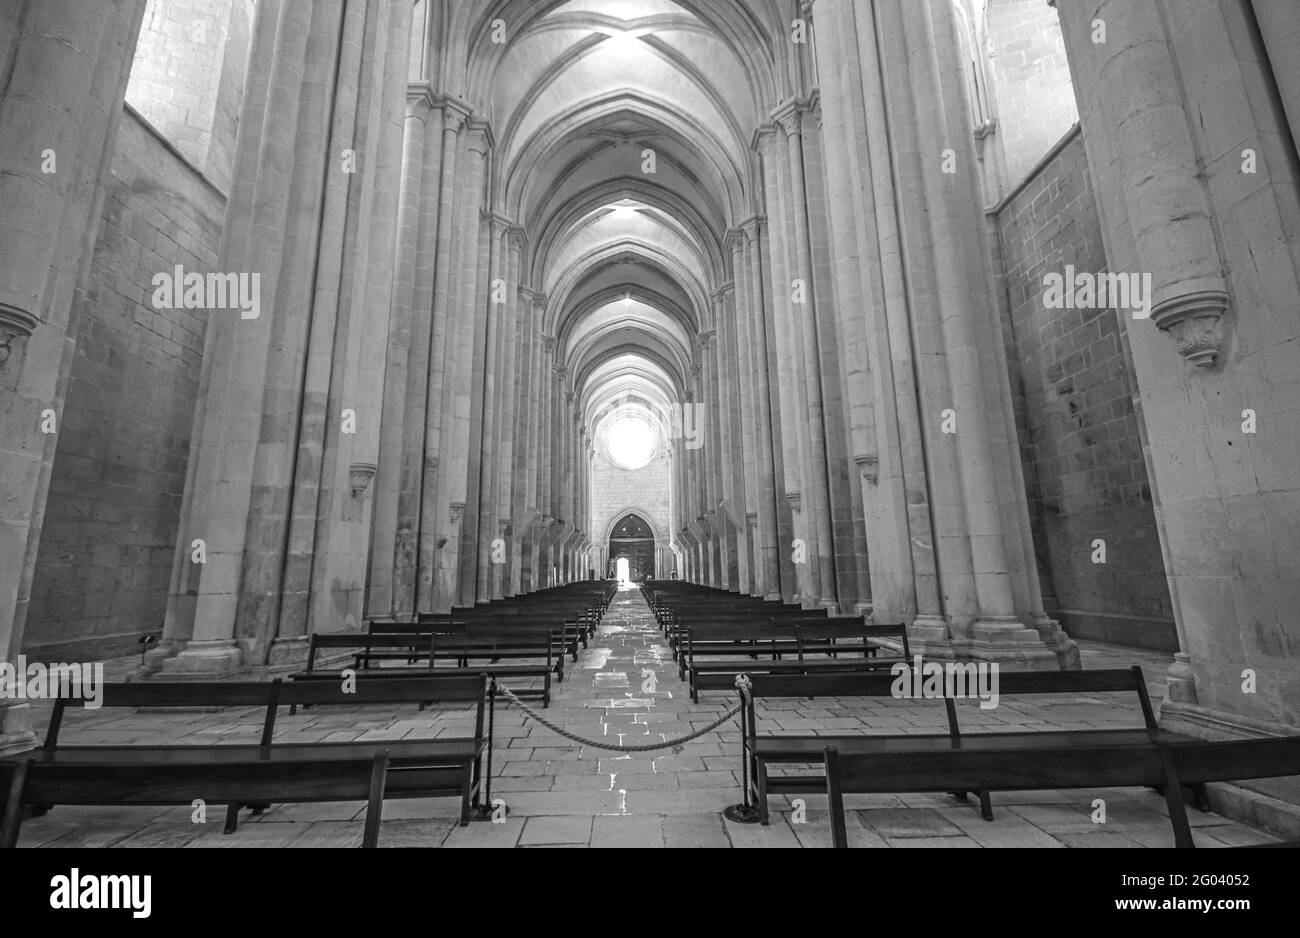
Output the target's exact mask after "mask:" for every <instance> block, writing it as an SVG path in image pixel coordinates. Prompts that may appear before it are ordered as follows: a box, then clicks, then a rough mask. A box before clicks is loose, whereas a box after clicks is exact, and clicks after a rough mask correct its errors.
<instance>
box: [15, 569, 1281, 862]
mask: <svg viewBox="0 0 1300 938" xmlns="http://www.w3.org/2000/svg"><path fill="white" fill-rule="evenodd" d="M1083 656H1084V666H1085V667H1088V668H1100V667H1126V666H1129V665H1132V664H1135V663H1136V664H1141V665H1143V670H1144V672H1145V673H1146V675H1147V680H1148V682H1149V684H1150V687H1151V694H1152V697H1153V699H1155V700H1159V699H1161V697H1162V696H1163V691H1164V688H1163V680H1164V673H1165V669H1166V667H1167V665H1168V660H1167V658H1165V657H1164V656H1161V655H1153V654H1149V653H1142V652H1135V651H1132V650H1129V649H1122V648H1116V647H1113V646H1103V645H1095V644H1092V645H1086V646H1085V647H1084V651H1083ZM116 664H117V667H114V668H112V669H110V670H109V677H110V679H111V678H112V677H114V676H120V675H121V674H123V673H124V672H125V671H126V670H127V666H128V663H127V662H119V663H116ZM114 672H116V675H115V673H114ZM650 672H653V673H654V680H655V686H654V687H653V691H651V687H650V685H649V683H647V682H648V680H649V675H650ZM1124 696H1125V695H1113V694H1112V695H1100V696H1092V695H1087V696H1071V697H1056V698H1038V699H1037V700H1035V701H1034V703H1033V704H1025V703H1019V702H1016V701H1014V700H1009V701H1004V702H1003V703H1002V704H1001V705H1000V706H999V707H998V708H996V709H994V710H990V711H980V710H979V709H978V708H976V707H975V706H973V705H972V706H971V707H970V708H968V710H969V712H963V713H962V717H961V718H962V723H963V726H970V727H971V728H972V731H975V732H978V731H979V730H978V728H979V727H980V726H984V727H987V728H988V729H990V730H1002V731H1011V730H1049V729H1057V728H1103V727H1112V726H1128V727H1132V726H1139V725H1141V715H1140V712H1139V711H1138V708H1137V702H1136V700H1129V699H1120V698H1123V697H1124ZM733 700H734V698H732V696H731V695H730V694H721V693H717V694H713V695H705V696H704V698H703V699H702V700H701V702H700V703H699V704H698V705H693V704H692V703H691V702H690V699H689V697H688V696H687V694H686V693H685V687H684V686H683V685H682V683H681V682H680V681H679V680H678V679H677V671H676V669H675V667H674V666H673V662H672V660H671V654H670V652H669V650H668V648H667V647H666V646H665V645H664V644H663V641H662V635H661V633H660V632H659V631H658V630H657V628H656V626H655V623H654V619H653V617H652V616H651V614H650V612H649V609H648V608H647V607H646V605H645V602H644V601H643V600H642V598H641V596H640V594H639V593H638V592H636V591H626V592H622V593H620V594H619V595H618V597H617V598H616V599H615V600H614V602H613V603H612V604H611V605H610V609H609V612H608V613H607V615H606V617H605V621H604V623H603V624H602V626H601V629H600V632H599V634H598V635H597V636H596V638H595V640H594V641H593V642H592V643H591V647H590V648H589V649H588V650H586V651H585V652H584V653H583V654H582V655H581V657H580V658H579V661H578V663H577V664H576V665H574V666H572V667H571V668H570V669H569V671H568V672H567V674H566V679H565V681H564V683H563V684H562V685H559V686H558V688H557V689H556V693H554V694H553V697H552V702H551V706H550V709H548V710H546V711H544V713H545V714H546V716H547V717H548V718H550V719H552V720H553V721H555V722H557V723H558V724H559V725H562V726H564V727H565V728H567V729H569V730H570V731H572V732H575V733H577V734H579V735H582V736H584V737H587V738H593V739H602V740H611V741H621V742H622V743H624V744H628V743H647V742H659V741H663V740H664V739H668V738H674V737H678V736H681V735H683V734H686V733H689V732H691V731H692V730H695V729H699V728H702V727H704V726H707V725H708V724H709V723H710V722H712V721H713V720H715V719H717V717H718V716H720V715H721V714H722V713H724V712H725V711H726V710H727V709H728V707H729V705H730V704H731V703H732V702H733ZM773 703H774V704H776V705H774V706H768V707H765V708H761V709H760V712H759V718H760V729H762V728H764V727H767V728H772V729H780V730H785V731H790V732H795V731H798V732H814V733H819V732H823V731H825V732H828V733H831V732H833V733H837V734H845V733H857V732H861V733H866V734H872V733H878V734H897V733H900V732H901V733H933V732H942V731H943V729H944V720H943V713H942V708H938V709H936V708H933V707H925V706H914V705H910V704H905V703H903V702H901V701H894V700H883V701H872V702H871V703H870V704H864V703H863V702H862V701H860V700H853V701H848V700H846V701H839V700H833V699H819V700H816V701H803V700H796V701H774V702H773ZM471 719H472V714H470V713H469V712H467V711H464V710H460V711H448V710H442V711H437V710H435V711H426V712H423V713H421V712H418V711H417V710H416V709H415V708H414V707H410V708H402V709H400V710H398V711H396V712H385V711H382V710H380V711H377V710H376V709H375V708H358V709H356V710H350V709H344V708H328V709H325V710H313V711H311V712H308V713H300V714H299V715H297V716H293V717H290V716H288V715H287V714H284V715H283V716H281V718H280V720H279V724H278V725H279V733H278V734H277V737H276V738H277V739H278V740H283V741H293V742H314V741H320V740H376V739H402V738H411V739H418V738H421V737H424V738H429V737H436V736H438V735H440V734H452V735H460V734H462V733H463V731H464V728H465V726H466V724H467V722H468V721H470V720H471ZM259 728H260V714H259V713H256V712H253V711H251V710H250V711H242V712H233V711H224V712H222V713H219V714H196V713H192V714H137V713H123V712H121V711H116V712H114V711H77V712H72V711H70V712H69V717H68V719H67V720H66V722H65V728H64V731H63V739H64V740H65V741H67V742H69V743H73V742H76V743H145V742H148V743H182V742H183V743H199V742H215V743H222V742H254V741H256V739H257V734H258V730H259ZM495 738H496V748H495V753H496V755H495V761H494V767H493V778H492V797H493V798H494V799H496V798H501V799H503V800H504V801H505V802H506V804H507V805H508V808H509V815H508V817H507V818H506V819H505V820H504V822H503V823H488V822H475V823H473V824H471V825H470V826H468V827H460V826H458V825H457V823H456V822H455V820H454V819H455V817H456V815H457V812H458V804H457V802H456V800H455V799H452V798H438V799H421V800H410V801H399V800H393V801H388V802H386V803H385V805H384V821H383V824H382V830H381V833H380V844H381V845H382V846H385V847H432V846H444V847H551V846H592V847H660V846H668V847H826V846H829V845H830V827H829V822H828V819H827V814H826V801H825V798H824V797H820V796H806V797H805V802H806V810H805V811H803V812H795V811H794V810H792V804H791V802H790V799H789V798H787V797H781V798H774V799H773V801H772V809H773V813H772V824H771V825H770V826H768V827H762V826H759V825H744V824H734V823H732V822H730V821H726V820H724V819H723V818H722V815H721V811H722V809H723V808H725V807H726V806H728V805H730V804H733V803H735V802H737V801H738V800H739V799H740V783H739V778H738V776H739V728H738V725H737V724H736V723H735V722H734V721H733V722H731V723H729V724H727V725H725V726H723V727H722V728H721V729H719V730H716V731H714V732H712V733H709V734H708V735H706V736H704V737H703V738H701V739H699V740H697V741H694V742H691V743H688V744H686V745H685V746H684V747H683V748H682V749H681V751H680V752H678V753H674V752H673V751H672V750H665V751H663V752H659V753H652V754H645V755H639V754H638V755H618V754H616V753H612V752H607V751H602V750H599V749H597V748H595V747H593V746H579V745H575V744H571V743H570V742H569V741H568V740H566V739H564V738H563V737H562V736H560V735H559V734H557V733H554V732H551V731H550V730H548V729H546V728H544V727H542V726H541V725H539V724H537V723H536V722H534V721H533V720H531V719H529V718H527V717H526V716H525V715H524V714H523V713H522V711H520V710H518V709H517V708H516V707H514V706H512V705H509V704H503V705H500V706H499V707H498V713H497V719H496V733H495ZM1099 798H1100V799H1103V800H1104V801H1105V806H1106V821H1105V823H1094V822H1093V820H1092V813H1093V802H1094V800H1095V799H1099ZM846 804H847V806H848V807H849V808H850V809H851V810H850V823H849V828H850V837H851V840H852V842H853V843H854V845H856V846H863V847H1004V846H1005V847H1168V846H1173V835H1172V833H1171V830H1170V827H1169V822H1168V820H1167V814H1166V811H1165V805H1164V801H1163V799H1162V798H1160V797H1159V796H1158V795H1156V794H1154V793H1152V792H1149V791H1145V790H1142V789H1102V790H1091V789H1090V790H1071V791H1031V792H1019V793H1008V794H996V795H994V797H993V805H994V811H995V814H996V817H995V820H994V821H992V822H985V821H983V820H981V819H980V817H979V814H978V810H977V807H976V806H975V805H974V803H971V804H962V803H959V802H957V801H956V800H955V799H953V798H951V797H948V796H944V795H909V794H898V795H876V796H849V797H848V798H846ZM778 808H779V809H780V811H779V813H778V810H777V809H778ZM362 809H363V806H362V805H359V804H324V805H296V806H295V805H277V806H275V807H273V808H271V809H270V810H269V811H267V812H266V813H265V814H263V815H261V816H260V817H257V818H253V817H251V816H249V815H248V813H247V812H245V814H244V821H243V823H242V824H241V827H240V830H239V831H238V832H237V833H235V834H233V835H231V836H224V835H222V833H221V826H222V821H223V819H224V808H222V807H219V806H217V807H213V808H210V809H209V814H208V817H207V823H206V824H198V823H195V822H194V820H193V818H192V814H193V812H192V811H191V809H189V808H184V809H161V808H158V809H125V808H110V809H105V808H73V807H59V808H56V809H55V810H54V811H53V812H51V813H50V814H49V815H47V816H45V817H43V818H37V819H32V820H29V821H27V822H26V823H25V824H24V825H23V830H22V839H21V842H20V845H22V846H32V847H35V846H50V847H99V846H120V847H150V846H193V847H240V846H245V847H284V846H292V847H313V846H351V845H356V844H358V843H359V842H360V837H361V827H362V825H361V823H360V821H359V820H358V818H359V816H360V814H361V813H362ZM799 814H802V815H803V817H802V818H801V817H799V816H798V815H799ZM1190 815H1191V822H1192V824H1193V826H1194V827H1195V839H1196V843H1197V845H1198V846H1203V847H1218V846H1235V845H1242V844H1251V843H1261V842H1266V841H1268V840H1271V839H1272V838H1270V837H1269V836H1268V835H1266V834H1262V833H1260V832H1258V831H1256V830H1254V829H1252V828H1249V827H1246V826H1244V825H1241V824H1238V823H1235V822H1232V821H1229V820H1227V819H1225V818H1222V817H1219V816H1217V815H1213V814H1201V813H1199V812H1197V811H1195V810H1191V811H1190Z"/></svg>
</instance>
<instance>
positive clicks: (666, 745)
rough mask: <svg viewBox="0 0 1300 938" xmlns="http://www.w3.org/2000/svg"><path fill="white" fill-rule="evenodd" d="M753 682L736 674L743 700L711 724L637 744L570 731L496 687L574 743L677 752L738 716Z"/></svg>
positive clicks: (613, 748) (621, 749)
mask: <svg viewBox="0 0 1300 938" xmlns="http://www.w3.org/2000/svg"><path fill="white" fill-rule="evenodd" d="M751 686H752V685H751V684H750V682H749V675H747V674H740V675H737V676H736V689H737V690H739V691H740V702H739V703H738V704H736V706H734V707H732V708H731V709H730V710H728V711H727V712H726V713H724V714H723V715H722V716H720V717H719V718H718V719H716V720H714V721H713V722H712V723H710V724H709V725H708V726H706V727H704V728H703V729H700V730H695V731H694V732H692V733H687V734H686V735H685V736H679V737H677V738H676V739H666V740H664V741H663V742H661V743H642V744H639V745H635V746H633V745H624V744H622V743H608V742H602V741H600V740H595V739H587V738H585V737H583V736H579V735H578V734H577V733H573V732H570V731H569V730H566V729H565V728H564V727H562V726H557V725H556V724H555V723H552V722H551V721H550V720H548V719H546V717H544V716H542V715H541V714H540V713H538V712H537V711H536V710H534V709H533V708H532V707H530V706H528V704H526V703H524V702H523V701H522V700H520V699H519V698H518V697H516V696H515V695H514V694H513V693H511V692H510V689H509V688H508V687H501V686H500V685H498V687H497V689H498V690H500V691H501V693H503V694H505V696H506V699H507V700H509V701H510V702H511V703H514V704H518V705H519V707H520V708H521V709H522V710H523V711H524V712H525V713H526V714H528V715H529V716H530V717H532V718H533V719H534V720H536V721H537V722H538V723H540V724H542V726H544V727H546V728H547V729H548V730H550V731H551V732H552V733H559V734H560V735H561V736H563V737H564V738H565V739H568V740H571V741H573V742H575V743H578V744H579V745H582V746H592V747H594V748H596V749H606V750H609V751H610V752H653V751H654V750H656V749H671V750H672V751H673V753H674V754H676V753H679V752H681V751H682V747H683V746H684V745H686V744H687V743H689V742H690V741H691V740H693V739H699V738H700V737H701V736H705V735H708V734H709V733H712V732H713V731H714V730H716V729H717V728H718V727H720V726H721V725H722V724H724V723H726V722H727V721H728V720H730V719H732V718H733V717H735V716H736V714H738V713H740V712H741V710H743V709H744V707H745V701H746V699H747V695H748V694H749V691H750V688H751Z"/></svg>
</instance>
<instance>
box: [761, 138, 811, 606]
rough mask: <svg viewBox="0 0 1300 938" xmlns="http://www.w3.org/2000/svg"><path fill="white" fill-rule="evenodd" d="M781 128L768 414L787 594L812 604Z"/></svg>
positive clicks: (766, 150) (775, 163)
mask: <svg viewBox="0 0 1300 938" xmlns="http://www.w3.org/2000/svg"><path fill="white" fill-rule="evenodd" d="M783 138H784V132H783V131H781V130H780V129H779V128H778V129H777V130H776V131H775V132H774V133H771V134H767V135H765V136H764V137H763V138H762V139H763V143H764V146H763V178H764V181H765V183H766V190H767V192H766V195H767V214H768V218H769V219H770V220H771V224H770V228H769V236H770V242H771V244H770V258H771V275H772V298H773V313H772V329H773V335H774V339H775V346H774V347H772V349H771V351H772V353H773V354H774V356H775V358H776V365H777V375H776V379H777V380H776V385H775V387H774V393H775V394H776V396H777V399H778V402H779V407H780V410H779V418H778V415H777V414H775V413H774V414H773V418H774V419H773V432H774V434H775V436H774V439H779V441H780V447H781V455H782V463H783V468H784V480H783V481H784V488H783V489H782V490H780V491H779V492H778V493H777V497H778V499H780V500H782V501H784V503H785V505H786V506H787V507H786V508H785V509H779V517H780V518H781V520H782V521H783V522H784V521H785V520H786V519H787V518H788V519H789V520H788V522H786V523H784V524H781V525H779V527H780V528H781V538H780V540H781V544H780V548H779V549H780V550H781V551H782V552H788V553H790V554H793V553H794V542H795V541H796V540H800V541H802V543H803V544H804V550H803V551H802V552H801V555H802V558H803V559H802V560H800V561H799V562H797V563H796V564H795V566H794V569H793V573H794V576H795V580H794V586H795V594H794V595H793V596H792V597H791V598H792V599H794V600H795V601H797V602H816V601H817V599H818V598H819V597H818V593H819V589H818V586H817V582H816V576H817V570H816V557H817V543H816V537H817V532H816V529H815V528H813V527H810V526H808V525H805V523H804V520H805V518H806V517H807V516H806V515H802V514H801V513H799V512H796V511H794V510H793V505H794V503H796V502H798V501H801V499H802V492H803V488H804V487H805V484H806V483H810V482H811V480H809V479H808V478H807V477H808V474H809V473H808V466H807V459H806V458H805V457H806V456H807V454H808V446H807V443H806V438H807V433H808V427H807V425H806V421H805V420H803V419H801V417H800V415H801V413H802V412H803V410H804V394H805V389H804V388H803V385H802V381H801V379H800V368H801V364H802V351H801V345H802V336H801V334H800V333H799V332H798V331H797V330H796V329H795V323H796V321H797V320H796V315H795V312H794V310H793V307H794V305H795V304H794V299H795V296H796V294H795V291H796V289H797V288H798V285H797V284H796V283H795V281H796V280H799V279H801V278H800V277H799V275H798V266H797V261H796V259H795V251H794V247H793V244H792V241H793V240H794V235H793V234H792V232H793V231H794V224H793V222H792V220H791V215H792V212H791V209H790V194H789V191H788V190H789V182H790V172H789V150H788V148H787V146H786V143H785V141H784V139H783ZM808 290H809V284H808V281H807V280H804V281H803V286H802V289H801V290H800V294H799V295H800V296H802V298H803V299H804V300H805V301H806V298H807V292H808Z"/></svg>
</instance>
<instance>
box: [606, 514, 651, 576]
mask: <svg viewBox="0 0 1300 938" xmlns="http://www.w3.org/2000/svg"><path fill="white" fill-rule="evenodd" d="M620 560H626V561H627V568H628V578H629V579H630V580H631V581H632V582H633V583H639V582H641V581H642V580H649V579H653V578H654V575H655V535H654V531H652V530H651V529H650V525H649V523H648V522H647V521H646V520H645V519H644V518H642V517H641V516H640V515H638V514H633V513H631V512H629V513H628V514H626V515H624V516H623V517H622V518H620V519H619V521H618V523H617V524H615V525H614V527H613V530H611V531H610V534H609V571H608V575H609V576H616V575H617V571H618V562H619V561H620Z"/></svg>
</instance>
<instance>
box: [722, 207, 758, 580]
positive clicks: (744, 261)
mask: <svg viewBox="0 0 1300 938" xmlns="http://www.w3.org/2000/svg"><path fill="white" fill-rule="evenodd" d="M727 244H728V247H730V249H731V272H732V280H733V282H734V284H735V290H734V292H733V298H734V301H735V302H734V306H733V309H732V319H731V335H732V341H733V342H734V344H735V366H734V369H733V371H734V372H735V373H736V374H737V376H738V378H739V382H738V384H737V386H736V391H737V392H738V393H739V415H740V426H739V432H740V436H739V441H738V443H739V450H740V467H739V472H738V479H737V481H738V483H739V484H740V485H741V487H742V492H743V497H742V499H741V504H740V505H739V506H737V510H738V511H739V512H740V513H741V514H742V515H746V516H747V515H749V514H756V513H757V509H758V501H759V498H758V491H759V486H758V466H759V455H758V447H757V442H756V436H755V429H754V423H755V416H754V385H755V383H756V380H757V379H756V376H755V374H754V369H753V364H752V359H751V355H750V348H749V344H750V332H751V329H750V325H749V319H750V316H751V315H752V314H753V313H752V310H753V308H754V300H753V297H752V295H751V292H750V275H749V258H748V255H747V253H746V239H745V233H744V231H743V230H742V229H739V228H736V229H733V230H732V231H731V232H729V233H728V236H727ZM755 533H756V531H755V528H754V527H753V526H751V525H750V524H749V523H748V522H745V527H744V543H745V551H744V555H743V556H744V557H745V561H746V564H747V565H748V574H747V577H746V580H745V583H744V585H743V589H744V591H745V592H747V593H749V594H751V595H754V596H761V595H762V594H763V591H764V586H765V583H764V579H763V571H762V563H761V562H760V561H761V557H762V553H761V548H760V546H759V544H758V541H757V540H756V539H755Z"/></svg>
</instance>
